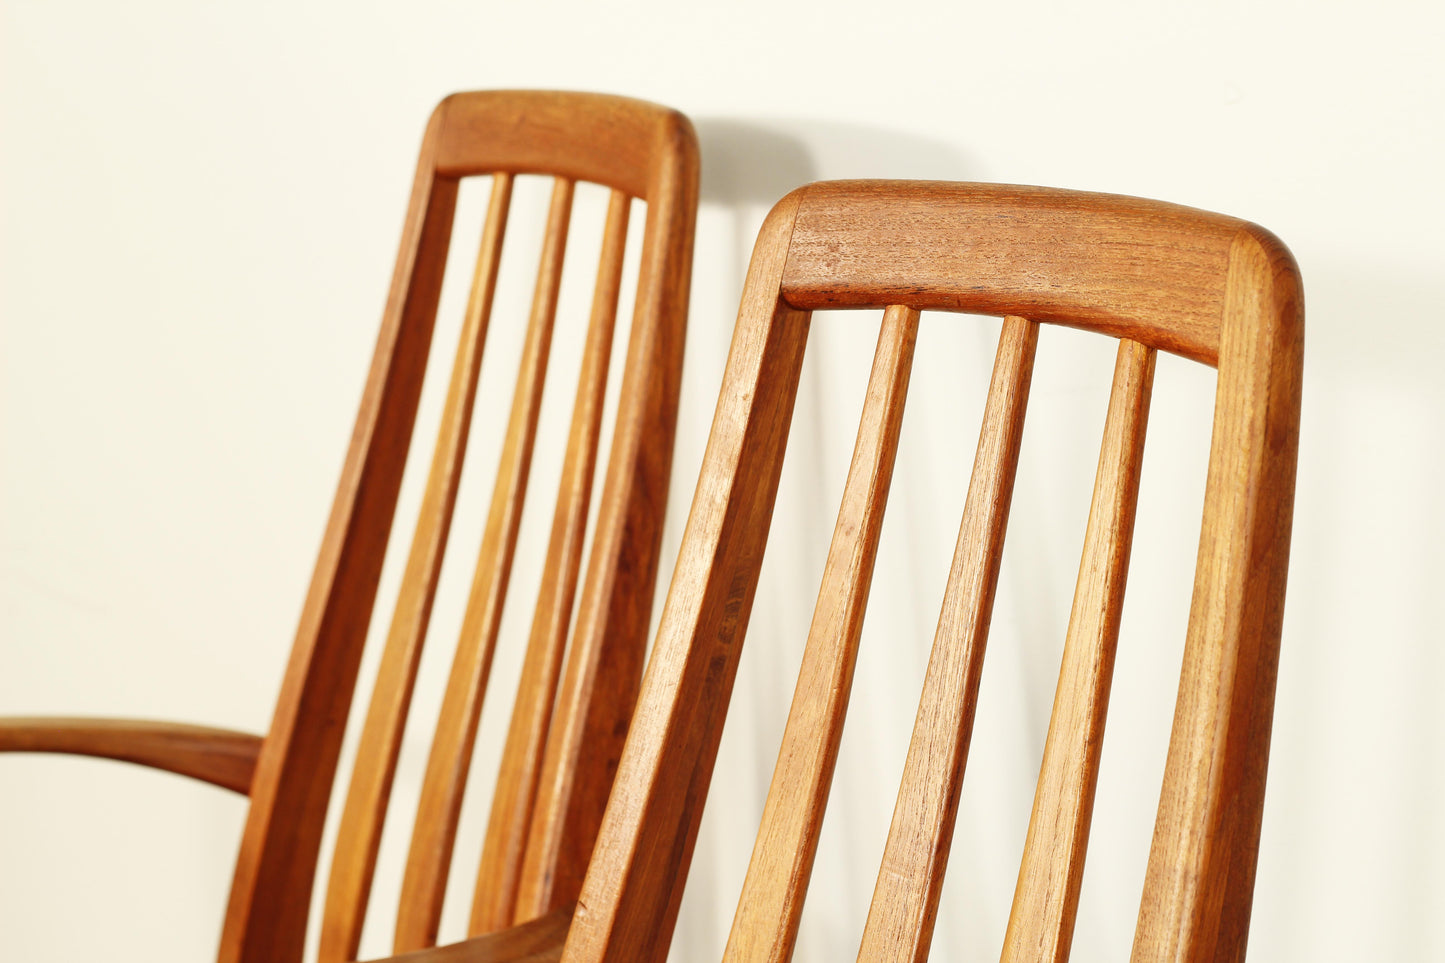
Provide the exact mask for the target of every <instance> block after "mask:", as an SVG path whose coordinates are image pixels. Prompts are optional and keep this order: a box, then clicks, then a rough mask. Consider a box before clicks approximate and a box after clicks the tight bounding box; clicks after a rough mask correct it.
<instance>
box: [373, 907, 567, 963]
mask: <svg viewBox="0 0 1445 963" xmlns="http://www.w3.org/2000/svg"><path fill="white" fill-rule="evenodd" d="M576 908H577V906H576V904H575V903H574V904H571V905H568V906H563V907H561V908H559V909H554V910H553V911H552V912H550V913H548V914H547V915H546V916H540V917H538V918H537V919H534V920H531V921H530V922H527V923H522V924H520V925H518V926H513V927H511V928H510V929H505V930H498V931H497V932H495V933H488V934H486V935H485V936H476V937H473V938H472V939H469V940H462V941H461V942H460V943H451V944H449V945H447V946H433V947H431V948H430V949H425V950H413V951H412V952H410V953H402V954H401V955H400V956H388V957H386V958H385V959H382V960H375V961H373V963H557V961H558V960H560V959H562V946H563V944H564V943H566V942H567V931H568V930H569V929H571V927H572V914H573V912H574V911H575V910H576Z"/></svg>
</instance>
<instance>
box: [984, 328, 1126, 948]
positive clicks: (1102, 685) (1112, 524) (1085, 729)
mask: <svg viewBox="0 0 1445 963" xmlns="http://www.w3.org/2000/svg"><path fill="white" fill-rule="evenodd" d="M1154 358H1155V353H1154V351H1153V349H1151V348H1146V347H1144V346H1143V345H1141V344H1139V343H1137V342H1134V341H1122V342H1120V344H1119V358H1118V362H1117V364H1116V366H1115V369H1114V387H1113V391H1112V393H1111V395H1110V398H1109V413H1108V416H1107V418H1106V420H1105V424H1104V441H1103V445H1102V447H1101V450H1100V452H1099V470H1098V474H1097V476H1096V478H1095V481H1094V498H1093V504H1092V505H1091V506H1090V508H1089V525H1088V530H1087V532H1086V534H1085V536H1084V557H1083V562H1082V564H1081V565H1080V568H1079V579H1078V584H1077V586H1076V588H1075V589H1074V605H1073V611H1072V612H1071V613H1070V615H1069V629H1068V633H1067V635H1066V636H1065V641H1064V655H1063V666H1062V668H1061V670H1060V672H1059V686H1058V690H1057V692H1056V693H1055V695H1054V711H1053V718H1052V719H1051V720H1050V722H1049V733H1048V737H1047V739H1046V740H1045V742H1044V758H1043V764H1042V766H1041V767H1040V773H1039V782H1038V788H1037V790H1036V792H1035V795H1034V808H1033V814H1032V815H1031V816H1030V818H1029V832H1028V839H1027V841H1026V842H1025V844H1024V855H1023V862H1022V865H1021V866H1020V868H1019V880H1018V886H1017V887H1016V888H1015V890H1014V902H1013V911H1012V912H1011V913H1010V914H1009V921H1008V932H1007V935H1006V936H1005V938H1004V948H1003V957H1002V959H1003V961H1004V963H1063V961H1065V960H1067V959H1068V958H1069V945H1070V942H1071V940H1072V938H1073V933H1074V919H1075V915H1076V913H1077V910H1078V902H1079V884H1080V883H1081V882H1082V880H1083V875H1084V855H1085V851H1086V849H1087V847H1088V843H1089V823H1090V819H1091V817H1092V815H1093V809H1094V789H1095V787H1096V785H1097V784H1098V778H1099V755H1100V752H1101V750H1102V747H1103V744H1104V719H1105V716H1106V714H1107V713H1108V708H1109V686H1110V682H1111V681H1112V679H1113V675H1114V654H1115V651H1116V648H1117V644H1118V641H1119V615H1120V612H1121V611H1122V610H1123V606H1124V584H1125V581H1126V578H1127V576H1128V571H1129V549H1130V546H1131V545H1132V543H1133V535H1134V509H1135V505H1136V504H1137V502H1138V497H1139V469H1140V465H1141V464H1142V462H1143V458H1144V431H1145V426H1146V425H1147V423H1148V418H1149V396H1150V391H1151V389H1152V387H1153V383H1154Z"/></svg>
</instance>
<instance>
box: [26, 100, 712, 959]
mask: <svg viewBox="0 0 1445 963" xmlns="http://www.w3.org/2000/svg"><path fill="white" fill-rule="evenodd" d="M534 173H540V174H549V175H552V176H553V178H554V187H553V191H552V200H551V207H550V210H549V213H548V217H547V226H546V234H545V240H544V242H543V252H542V262H541V266H540V268H539V272H538V277H537V285H536V296H535V300H534V301H533V305H532V311H531V317H530V320H529V322H528V327H527V334H526V340H525V346H524V349H523V356H522V364H521V370H520V373H519V375H518V379H517V386H516V389H515V397H514V402H513V405H512V409H511V413H510V416H509V419H508V421H507V426H506V434H505V440H504V444H503V452H502V457H501V462H500V466H499V469H498V475H497V479H496V483H495V488H494V490H493V496H492V502H491V509H490V513H489V515H488V517H487V523H486V529H485V534H484V536H483V541H482V546H481V553H480V558H479V561H478V563H477V568H476V574H475V578H474V581H473V583H472V589H471V594H470V596H469V599H468V606H467V610H466V617H465V622H464V625H463V628H462V633H461V639H460V642H459V644H458V647H457V651H456V656H455V662H454V665H453V668H452V672H451V676H450V678H449V682H448V685H447V689H446V695H445V701H444V703H443V708H442V713H441V718H440V721H439V723H438V725H437V729H436V735H435V739H434V741H433V744H432V750H431V756H430V761H429V764H428V767H427V775H426V783H425V787H424V790H423V793H422V801H421V807H422V808H421V813H420V816H419V818H418V821H417V825H416V832H415V834H414V837H413V844H412V848H411V855H410V858H409V860H408V863H407V870H406V882H405V893H406V900H405V903H404V907H403V912H402V914H401V918H400V921H399V925H398V930H397V948H398V950H411V949H418V948H422V947H427V946H430V945H431V944H432V943H433V942H434V937H435V933H436V925H437V916H438V913H439V911H440V898H441V894H442V891H443V889H444V887H445V882H446V878H447V875H448V867H449V861H450V851H451V842H452V839H453V835H454V833H455V830H456V824H457V816H458V809H459V806H460V803H461V797H462V791H463V788H464V785H465V782H466V777H467V769H468V763H469V760H470V755H471V747H472V742H473V739H474V737H475V734H476V729H477V722H478V714H479V712H480V707H481V701H482V696H483V692H484V690H485V687H486V682H487V675H488V669H489V666H490V664H491V657H492V651H493V646H494V644H495V642H496V638H497V632H498V625H499V620H500V616H501V611H502V605H503V602H504V601H505V599H506V595H507V584H508V576H509V574H510V571H511V565H512V555H513V549H514V547H515V544H516V538H517V530H518V523H519V520H520V516H521V510H522V505H523V499H524V496H525V493H526V489H527V481H528V474H529V468H530V463H531V457H532V450H533V444H534V441H535V436H536V428H537V419H538V410H539V406H540V402H541V397H542V387H543V381H544V378H545V373H546V368H547V359H548V354H549V349H550V345H551V338H552V328H553V319H554V315H555V311H556V304H557V295H558V285H559V282H560V278H561V270H562V261H563V253H564V250H565V247H566V241H567V234H568V222H569V215H570V211H571V205H572V197H573V187H574V183H575V182H576V181H591V182H596V183H598V184H601V185H604V186H606V187H608V188H610V189H611V198H610V203H609V207H608V211H607V215H606V226H605V232H604V237H603V241H602V255H601V265H600V268H599V270H598V274H597V286H596V294H595V298H594V301H593V305H592V313H591V320H590V323H589V327H588V333H587V336H586V343H585V347H584V353H583V361H582V369H581V378H580V383H579V385H578V388H577V395H576V403H575V406H574V409H573V415H572V423H571V430H570V434H569V436H568V439H567V448H566V454H565V459H564V463H563V468H562V481H561V485H560V489H559V494H558V501H557V507H556V514H555V517H554V522H553V526H552V532H551V540H550V543H549V546H548V549H547V556H546V564H545V569H544V571H545V575H544V578H543V584H542V587H541V590H540V593H539V598H538V600H537V604H536V613H535V618H534V621H533V623H532V631H531V636H530V639H529V641H528V647H527V651H526V655H525V661H524V666H523V674H522V680H521V684H520V689H519V690H518V696H517V702H516V708H515V711H514V713H513V717H512V722H511V728H510V731H509V733H508V737H507V742H506V748H505V754H504V760H503V767H502V771H501V776H500V780H499V783H498V786H497V789H496V795H495V800H494V804H493V808H492V812H491V823H490V827H489V830H488V833H487V841H486V850H485V858H484V861H483V867H482V873H481V879H480V882H479V886H478V891H477V892H478V897H477V904H476V908H475V911H474V913H473V916H472V926H471V928H472V931H473V932H475V933H480V932H485V931H489V930H497V929H504V928H507V927H510V926H511V923H512V921H513V919H528V918H530V917H531V916H540V915H542V914H543V913H544V912H545V911H546V910H550V909H552V908H553V907H554V906H557V905H566V904H568V903H570V902H571V901H572V900H574V899H575V898H576V894H577V889H578V887H579V886H580V883H581V878H582V873H583V870H584V868H585V866H586V861H587V857H588V855H589V853H590V852H591V848H592V842H593V839H594V838H595V835H596V831H597V826H598V823H599V822H600V819H601V814H602V809H603V806H604V804H605V802H606V797H607V792H608V789H609V787H610V783H611V776H612V773H613V771H614V770H615V765H616V761H617V757H618V755H619V754H620V751H621V742H622V736H623V733H624V732H625V728H626V723H627V720H628V718H629V717H630V714H631V711H632V707H633V703H634V701H635V698H636V690H637V685H638V683H639V681H640V676H641V666H642V661H643V651H644V648H645V644H646V633H647V628H648V624H649V616H650V612H651V608H652V599H653V589H654V584H655V581H656V576H657V563H658V550H659V541H660V537H661V529H662V521H663V510H664V507H665V504H666V498H667V488H668V478H669V473H670V470H671V460H672V439H673V435H674V428H675V422H676V412H677V403H678V389H679V380H680V376H681V368H682V353H683V334H684V325H685V321H686V315H687V300H688V286H689V281H690V278H691V271H692V263H691V262H692V240H693V228H694V224H695V221H696V216H697V190H698V153H697V145H696V141H695V138H694V135H693V133H692V127H691V125H690V124H689V123H688V121H687V120H686V118H684V117H682V116H681V115H680V114H678V113H676V112H673V111H670V110H666V109H663V108H661V107H656V106H653V105H651V104H646V103H642V102H640V101H634V100H627V99H623V98H618V97H609V96H601V95H595V94H566V93H550V92H549V93H542V92H483V93H468V94H458V95H455V96H452V97H448V98H447V99H446V100H444V101H442V103H441V104H440V105H439V106H438V107H437V109H436V111H435V112H434V113H433V114H432V117H431V121H430V123H429V124H428V126H427V130H426V136H425V139H424V141H423V144H422V150H421V158H420V161H419V163H418V166H417V175H416V182H415V185H414V187H413V190H412V196H411V204H410V208H409V210H408V212H407V217H406V223H405V227H404V230H403V234H402V244H401V251H400V254H399V256H398V259H397V266H396V273H395V276H394V278H393V282H392V287H391V293H390V295H389V297H388V299H387V304H386V310H385V314H384V315H383V320H382V328H381V336H380V339H379V341H378V344H377V349H376V356H375V360H374V361H373V364H372V368H371V373H370V376H369V377H368V380H367V384H366V390H365V394H364V395H363V398H362V402H361V412H360V414H359V416H358V418H357V423H356V429H355V432H354V434H353V436H352V442H351V448H350V451H349V452H348V454H347V458H346V462H345V466H344V468H343V470H342V476H341V483H340V486H339V488H338V491H337V496H336V501H335V504H334V505H333V508H332V513H331V520H330V522H329V523H328V525H327V528H326V534H325V537H324V540H323V542H322V546H321V554H320V558H319V559H318V561H317V565H316V571H315V575H314V577H313V580H312V583H311V589H310V593H309V594H308V596H307V599H306V604H305V608H304V610H303V612H302V616H301V624H300V627H299V629H298V631H297V636H296V643H295V647H294V648H293V650H292V654H291V660H290V663H289V665H288V667H287V669H286V674H285V678H284V680H283V682H282V687H281V694H280V698H279V699H278V701H277V706H276V712H275V716H274V718H273V721H272V724H271V728H270V730H269V732H268V733H267V734H266V736H265V737H264V738H257V737H256V736H251V735H247V734H243V733H236V732H227V731H220V730H215V729H207V728H198V727H192V726H180V725H171V724H166V723H155V722H125V721H116V720H83V719H57V720H46V719H11V720H5V721H4V722H3V723H0V750H6V751H45V752H68V753H79V754H83V755H95V756H106V757H110V758H115V759H124V760H127V761H130V762H138V763H141V764H144V765H149V766H154V767H157V768H160V769H167V770H170V771H172V772H177V773H181V774H183V775H187V776H192V777H194V778H197V779H201V780H204V781H206V782H211V783H214V784H216V785H218V786H223V787H225V788H228V789H232V790H235V791H236V792H241V793H249V795H250V797H251V805H250V811H249V816H248V818H247V821H246V826H245V832H244V836H243V837H242V842H241V850H240V855H239V858H238V860H237V864H236V871H235V878H234V881H233V884H232V889H231V897H230V905H229V908H228V910H227V914H226V921H225V928H224V930H223V934H222V938H221V949H220V959H221V961H223V963H240V961H252V963H263V961H264V963H278V961H287V960H299V959H300V958H301V951H302V944H303V939H304V936H305V930H306V922H307V913H308V910H309V907H310V896H311V891H312V882H313V876H314V874H315V867H316V860H317V851H318V848H319V846H320V840H321V831H322V823H323V820H324V818H325V815H326V808H327V803H328V800H329V798H330V794H331V786H332V781H333V777H334V775H335V770H336V765H337V757H338V755H339V753H340V749H341V739H342V734H343V731H344V729H345V722H346V719H347V714H348V710H349V707H350V704H351V699H352V692H353V689H354V687H355V683H356V676H357V670H358V665H359V663H360V660H361V654H362V647H363V642H364V640H365V638H366V634H367V628H368V625H369V622H370V619H371V612H372V607H373V602H374V599H375V595H376V590H377V581H378V578H379V577H380V573H381V567H382V559H383V556H384V554H385V550H386V546H387V540H388V537H389V534H390V531H391V527H392V520H393V514H394V511H395V508H396V500H397V493H398V489H399V486H400V483H401V476H402V469H403V465H404V462H405V460H406V452H407V449H408V446H409V443H410V440H411V434H412V427H413V423H414V420H415V416H416V409H417V402H418V397H419V394H420V389H421V384H422V379H423V375H424V369H425V367H426V362H427V355H428V351H429V349H430V344H431V336H432V328H433V322H434V320H435V317H436V311H437V302H438V298H439V295H440V290H441V282H442V275H443V271H444V269H445V264H446V259H447V250H448V244H449V240H450V236H451V229H452V219H453V212H454V206H455V203H456V198H457V192H458V185H459V182H460V180H461V179H462V178H464V177H470V176H473V175H491V178H492V180H491V204H490V208H489V210H488V213H487V216H486V222H485V226H484V228H483V232H482V242H481V246H480V253H479V256H478V260H477V265H476V269H475V275H474V278H473V281H472V289H471V297H470V300H469V302H468V305H467V309H466V315H465V319H464V322H463V326H462V335H461V341H460V346H459V348H458V352H457V355H456V361H455V364H454V368H453V370H452V375H451V381H450V387H449V390H448V393H447V397H446V405H445V409H444V412H443V416H442V421H441V428H440V432H439V437H438V438H437V441H436V448H435V453H434V455H433V458H432V463H431V470H430V474H429V476H428V478H427V482H426V488H425V494H424V497H423V502H422V507H421V512H420V518H419V520H418V523H417V528H416V533H415V535H414V537H413V540H412V545H411V551H410V555H409V556H408V559H407V564H406V568H405V573H404V575H403V579H402V586H401V591H400V595H399V600H398V603H397V607H396V611H395V613H394V614H393V617H392V622H391V629H390V633H389V635H388V636H387V641H386V648H385V650H384V654H383V656H382V663H381V669H380V673H379V676H378V681H377V685H376V690H375V693H374V695H373V697H372V701H371V705H370V711H369V713H368V715H367V717H366V724H365V728H364V731H363V733H362V736H361V745H360V749H359V753H358V758H357V765H356V770H355V774H354V776H353V778H352V782H351V790H350V795H349V796H348V798H347V803H346V808H345V811H344V816H343V819H342V823H341V828H340V838H339V841H338V846H337V851H336V855H335V858H334V863H333V868H332V876H331V885H330V890H329V895H328V899H327V902H326V916H325V920H324V928H323V936H322V959H324V960H327V961H336V960H352V959H355V954H356V946H357V939H358V937H359V934H360V925H361V920H362V917H363V915H364V913H365V908H366V903H367V896H368V893H369V890H370V882H371V871H372V868H373V865H374V862H375V858H376V851H377V844H378V840H379V834H380V830H381V825H382V822H383V819H384V816H385V812H386V804H387V798H388V795H389V792H390V788H391V781H392V775H393V773H394V771H395V766H396V760H397V754H398V751H399V748H400V739H401V734H402V729H403V726H404V724H405V722H406V717H407V710H408V706H409V703H410V697H411V691H412V685H413V682H414V680H415V675H416V670H417V663H418V659H419V656H420V652H421V646H422V643H423V640H424V638H425V635H426V629H427V622H428V617H429V615H430V612H431V607H432V602H433V598H434V593H435V590H436V586H437V578H438V574H439V571H440V567H441V562H442V557H443V554H444V552H445V549H446V544H447V535H448V530H449V527H450V522H451V516H452V509H453V505H454V503H455V499H456V494H457V483H458V479H459V476H460V473H461V468H462V460H463V457H464V454H465V450H466V443H467V435H468V430H469V427H470V422H471V418H472V403H473V399H474V397H475V394H476V390H477V381H478V373H479V370H480V364H481V359H482V349H483V344H484V342H485V339H486V332H487V327H488V322H489V315H490V311H491V302H492V295H493V291H494V286H495V283H496V277H497V267H498V260H499V257H500V252H501V247H502V238H503V234H504V232H505V229H506V225H507V218H508V205H509V201H510V198H511V193H512V185H513V181H514V178H515V177H516V176H517V175H521V174H534ZM633 198H640V199H642V200H644V201H646V202H647V221H646V228H645V232H644V240H643V244H642V252H641V261H640V268H639V271H640V276H639V280H638V290H637V297H636V306H635V312H634V316H633V322H632V331H631V337H630V343H629V344H628V347H627V354H626V362H625V371H624V374H623V379H622V388H621V394H620V400H619V402H618V412H617V420H616V427H615V431H614V435H613V442H612V454H611V458H610V460H609V461H608V464H607V469H606V474H605V480H604V482H603V484H602V494H601V500H600V504H599V507H598V516H597V521H596V527H595V531H594V533H593V541H592V552H591V556H590V562H589V564H588V567H587V569H586V575H585V578H582V579H581V581H582V591H581V602H580V606H579V607H578V615H577V619H576V629H575V631H572V633H571V634H572V638H571V641H570V647H569V645H568V635H569V630H570V628H571V625H572V621H571V615H572V611H573V607H574V606H573V601H574V595H575V594H576V588H577V583H578V581H579V573H580V571H581V563H582V554H583V543H584V535H585V530H586V524H587V516H588V507H589V501H590V499H591V488H592V479H593V475H594V471H593V469H594V465H595V463H596V458H597V448H598V438H599V431H600V427H601V421H602V408H603V395H604V391H605V387H606V383H607V371H608V366H609V359H610V356H611V353H612V334H613V328H614V320H615V317H616V311H617V300H618V294H619V288H620V284H621V275H622V263H623V250H624V247H625V245H626V239H627V226H628V219H629V213H630V209H631V201H632V199H633ZM564 650H566V651H567V652H568V655H567V669H566V676H565V681H564V682H563V689H564V692H563V694H562V696H561V698H560V699H556V698H555V697H556V693H557V689H558V680H559V676H560V675H561V668H562V661H563V653H564ZM554 701H555V704H556V707H557V708H556V711H555V714H554V711H553V706H554ZM544 749H545V752H544ZM584 750H585V751H584ZM564 922H565V921H564ZM549 925H553V924H552V923H548V922H546V921H544V924H542V931H543V932H546V927H547V926H549ZM537 932H538V930H537V927H536V926H534V927H530V928H524V929H523V931H521V932H520V933H518V934H508V935H506V936H505V937H504V938H503V939H502V942H501V943H500V944H499V945H502V946H504V948H505V947H511V948H513V949H515V948H516V947H517V946H522V945H526V943H527V941H528V940H534V939H535V938H536V933H537Z"/></svg>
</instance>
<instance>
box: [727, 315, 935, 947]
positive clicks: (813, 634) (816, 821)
mask: <svg viewBox="0 0 1445 963" xmlns="http://www.w3.org/2000/svg"><path fill="white" fill-rule="evenodd" d="M917 337H918V312H917V311H915V310H913V309H912V308H906V307H898V306H894V307H890V308H888V310H887V312H886V313H885V315H884V318H883V328H882V331H881V332H880V334H879V337H878V350H877V352H876V354H875V355H874V359H873V372H872V375H871V376H870V378H869V381H868V393H867V396H866V399H865V401H864V404H863V416H862V419H861V422H860V424H859V426H858V440H857V443H856V444H855V446H854V449H853V461H852V465H851V466H850V467H849V469H848V481H847V483H846V485H845V488H844V491H843V501H842V504H841V506H840V507H839V509H838V522H837V525H836V526H835V527H834V529H833V541H832V545H831V546H830V548H829V550H828V561H827V565H826V566H825V568H824V571H823V583H822V587H821V589H820V590H819V592H818V604H817V606H816V608H815V609H814V610H813V623H812V628H811V629H810V630H809V632H808V643H807V647H806V649H805V650H804V653H803V664H802V669H801V670H800V672H799V677H798V685H797V689H796V691H795V694H794V696H793V706H792V709H791V711H790V712H789V714H788V724H787V728H786V729H785V730H784V733H783V743H782V749H781V751H780V752H779V754H778V763H777V767H776V768H775V769H774V770H773V781H772V786H771V787H770V788H769V790H768V799H767V803H766V805H765V806H764V807H763V819H762V826H761V828H760V829H759V831H758V836H757V840H756V842H755V843H754V844H753V856H752V862H751V864H750V865H749V867H748V875H747V880H746V881H745V882H744V884H743V892H742V896H741V898H740V900H739V902H738V912H737V915H736V916H735V917H734V918H733V927H732V933H731V934H730V935H729V937H728V944H727V951H726V953H725V954H724V957H723V958H724V959H725V960H729V961H737V963H744V961H746V963H755V961H769V963H783V961H786V960H788V959H790V958H791V957H792V954H793V944H794V943H795V942H796V940H797V935H798V921H799V919H800V918H801V915H802V911H803V900H804V897H805V896H806V894H807V890H808V880H809V879H810V878H811V876H812V871H813V859H814V856H815V855H816V853H817V848H818V834H819V832H820V831H821V829H822V825H823V813H824V809H825V807H826V806H827V803H828V790H829V788H830V787H831V786H832V782H833V769H834V766H835V765H836V763H837V759H838V744H839V742H840V741H841V739H842V735H843V721H844V717H845V715H846V713H847V711H848V697H849V694H850V693H851V691H852V688H853V668H854V666H855V665H856V663H857V656H858V638H859V635H860V634H861V632H862V629H863V616H864V613H865V611H866V610H867V606H868V593H869V589H870V587H871V585H872V581H873V564H874V560H875V558H876V557H877V552H878V535H879V532H880V531H881V530H882V527H883V512H884V508H885V507H886V505H887V501H888V488H889V484H890V482H891V481H892V478H893V464H894V460H895V457H896V455H897V451H898V432H899V428H900V427H901V425H902V423H903V407H904V400H905V399H906V397H907V394H908V380H909V374H910V372H911V370H912V364H913V348H914V344H915V343H916V340H917Z"/></svg>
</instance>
